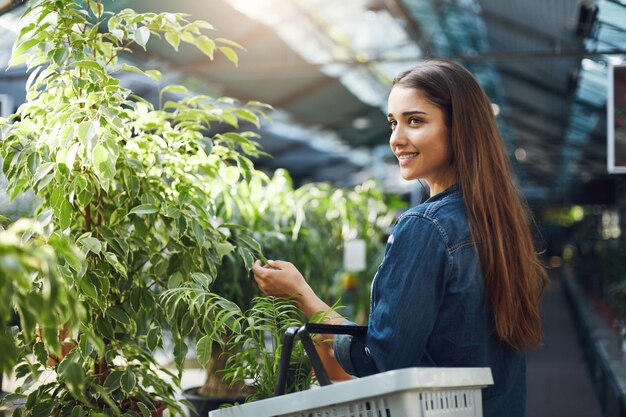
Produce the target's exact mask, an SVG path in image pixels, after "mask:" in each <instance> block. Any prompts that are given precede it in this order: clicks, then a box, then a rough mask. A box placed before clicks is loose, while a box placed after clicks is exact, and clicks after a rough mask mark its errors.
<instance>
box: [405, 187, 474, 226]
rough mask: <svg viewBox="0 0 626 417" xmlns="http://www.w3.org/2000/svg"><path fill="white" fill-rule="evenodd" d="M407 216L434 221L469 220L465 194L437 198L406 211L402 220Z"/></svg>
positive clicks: (456, 193)
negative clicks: (464, 198) (464, 199)
mask: <svg viewBox="0 0 626 417" xmlns="http://www.w3.org/2000/svg"><path fill="white" fill-rule="evenodd" d="M406 216H419V217H424V218H426V219H428V220H432V221H437V222H441V221H446V220H449V219H451V220H456V221H459V220H467V211H466V209H465V203H464V202H463V194H461V192H460V191H458V192H449V193H446V195H445V196H435V197H433V198H429V199H427V200H426V201H424V202H423V203H420V204H418V205H417V206H414V207H412V208H410V209H408V210H406V211H405V212H404V213H402V215H401V216H400V218H403V217H406Z"/></svg>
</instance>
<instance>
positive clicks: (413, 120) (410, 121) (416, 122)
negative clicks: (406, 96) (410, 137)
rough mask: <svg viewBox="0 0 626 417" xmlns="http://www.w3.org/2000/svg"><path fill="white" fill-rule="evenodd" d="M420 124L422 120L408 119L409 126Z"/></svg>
mask: <svg viewBox="0 0 626 417" xmlns="http://www.w3.org/2000/svg"><path fill="white" fill-rule="evenodd" d="M420 123H422V119H418V118H411V119H409V124H410V125H417V124H420Z"/></svg>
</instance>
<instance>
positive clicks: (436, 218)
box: [398, 192, 472, 248]
mask: <svg viewBox="0 0 626 417" xmlns="http://www.w3.org/2000/svg"><path fill="white" fill-rule="evenodd" d="M414 218H420V219H423V220H425V221H426V222H428V223H432V225H433V226H434V227H436V228H437V229H438V230H439V232H440V233H441V235H442V236H443V237H444V240H445V241H446V245H447V246H448V247H449V248H450V247H454V246H457V245H458V244H459V243H460V242H464V241H471V240H472V239H471V232H470V227H469V222H468V218H467V210H466V209H465V203H464V202H463V195H462V194H461V193H460V192H459V193H450V194H448V195H446V196H444V197H443V198H436V199H434V198H431V199H428V200H426V201H425V202H423V203H421V204H418V205H417V206H414V207H412V208H410V209H408V210H406V211H405V212H404V213H402V215H400V217H399V218H398V223H406V222H411V219H414Z"/></svg>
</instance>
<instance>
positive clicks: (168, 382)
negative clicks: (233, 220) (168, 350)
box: [0, 0, 268, 417]
mask: <svg viewBox="0 0 626 417" xmlns="http://www.w3.org/2000/svg"><path fill="white" fill-rule="evenodd" d="M22 21H23V22H24V23H23V25H22V28H21V30H20V32H19V36H18V39H17V41H16V43H15V46H14V49H13V54H12V59H11V65H20V64H26V66H27V68H28V71H29V72H30V76H29V78H28V82H27V85H26V89H27V94H26V102H25V103H24V104H22V105H21V106H20V107H19V108H18V110H17V112H16V113H15V114H14V115H13V116H12V117H11V118H10V119H9V121H8V124H7V126H6V132H5V134H4V138H3V140H2V142H1V143H0V153H1V156H2V158H3V166H2V169H3V172H4V174H5V175H6V177H7V179H8V182H9V188H8V191H9V192H10V193H11V195H12V196H16V195H18V194H20V193H21V192H24V191H27V190H32V191H34V193H35V195H36V196H37V199H38V201H39V203H40V204H39V206H38V208H37V215H38V216H42V215H43V214H44V213H47V214H49V221H48V223H47V225H46V227H47V229H46V230H48V232H47V235H46V236H50V239H51V240H52V242H55V241H57V240H58V241H61V239H66V240H67V241H68V242H69V244H70V245H73V246H75V247H77V248H78V249H79V250H80V251H81V253H82V256H83V257H84V262H81V263H78V262H76V256H75V255H74V253H73V252H71V253H70V252H69V251H68V250H64V251H59V252H57V257H56V261H57V266H56V268H58V271H59V275H58V277H62V282H64V283H65V285H66V294H67V297H71V299H72V300H75V301H76V305H75V306H74V307H72V308H73V309H76V310H78V311H82V312H83V315H82V316H76V317H80V321H79V322H78V323H75V322H72V320H70V319H69V317H68V315H67V314H65V313H64V312H63V310H61V311H60V312H59V314H54V320H56V323H55V322H54V321H53V320H52V318H51V317H44V316H33V317H31V318H28V319H27V320H25V322H23V323H22V324H23V326H22V327H21V335H20V337H19V338H18V339H17V340H18V341H19V345H18V346H17V347H16V350H15V352H17V356H16V357H13V358H11V359H6V360H5V362H6V365H4V366H6V367H9V366H10V365H11V363H12V361H17V362H19V363H21V364H23V365H24V366H21V365H18V368H17V371H18V372H17V376H18V377H25V376H27V374H29V373H32V375H33V376H34V377H36V376H37V374H38V372H41V371H42V370H44V369H48V370H51V371H53V372H54V373H55V374H56V378H55V379H54V381H53V382H47V383H44V384H40V385H38V386H37V387H36V388H35V389H34V391H32V392H31V393H30V394H28V396H27V399H26V404H25V409H24V411H21V410H19V411H17V414H18V415H19V414H22V413H23V414H24V415H33V416H39V415H54V416H72V417H79V416H85V415H90V416H98V417H101V416H113V415H115V416H119V415H124V416H137V415H139V416H144V417H148V416H150V414H151V412H152V411H153V410H155V409H157V408H159V406H162V405H165V406H166V407H167V408H168V409H169V411H170V413H171V414H173V415H175V414H180V413H182V408H181V405H180V403H179V401H177V399H176V398H175V395H174V394H175V390H174V388H175V386H176V385H177V384H178V383H179V382H180V375H181V370H182V366H183V361H184V359H185V355H186V353H187V344H186V343H187V340H186V336H188V335H189V334H190V333H191V332H192V330H193V329H194V326H195V323H196V319H194V317H191V316H190V315H189V314H188V313H189V310H188V309H187V308H186V307H185V306H183V305H182V304H180V303H179V304H165V303H162V302H161V301H162V298H161V297H162V294H163V292H164V291H165V290H166V289H168V288H176V287H178V286H184V285H186V284H189V285H194V286H196V287H198V288H203V289H205V290H207V291H209V290H210V288H211V286H212V283H213V281H214V280H215V279H216V277H217V272H218V269H219V265H220V262H221V260H222V258H223V257H224V256H226V255H228V254H230V253H231V252H234V253H236V254H237V256H242V257H243V262H244V263H245V264H247V265H248V266H249V264H250V262H251V259H254V258H255V257H257V254H256V253H254V252H255V250H256V249H257V248H256V246H255V244H254V241H253V239H250V238H249V236H247V235H248V234H247V233H246V230H239V229H237V227H238V226H235V225H232V224H230V223H228V221H227V220H228V219H226V221H225V220H224V219H218V218H217V211H218V210H217V207H216V205H215V200H214V197H215V191H214V188H215V187H218V188H219V189H220V190H223V189H226V188H228V187H234V185H235V184H236V183H237V182H238V181H239V180H244V181H245V180H246V179H248V178H250V176H251V173H252V172H253V171H254V167H253V164H252V162H251V161H250V158H251V157H256V156H258V155H259V154H261V151H260V150H259V148H258V144H257V143H256V142H255V140H254V139H255V135H256V134H255V133H253V132H247V131H244V130H245V129H243V128H242V126H240V124H242V123H244V122H246V123H248V124H254V125H257V126H258V125H259V120H260V118H262V117H263V116H264V113H263V111H264V110H266V109H267V108H268V106H265V105H263V104H261V103H257V102H250V103H247V104H241V103H239V102H237V101H236V100H234V99H232V98H213V97H208V96H201V95H194V94H192V93H191V92H188V91H187V89H186V88H185V87H184V86H180V85H170V86H164V87H162V86H160V80H161V73H160V72H159V71H158V70H156V69H150V70H144V69H142V68H140V66H139V65H133V62H132V52H133V51H134V50H136V49H138V48H139V49H142V48H147V46H148V41H149V40H150V39H153V38H161V39H163V40H164V42H167V43H169V44H170V45H171V46H172V47H173V48H174V49H177V48H178V47H179V44H180V43H181V42H186V43H189V44H191V45H194V46H195V47H197V48H198V49H199V50H201V51H202V52H203V53H204V54H206V55H208V56H209V57H211V58H213V55H214V53H218V52H219V53H220V54H222V55H223V56H224V57H226V58H227V59H229V60H231V61H233V62H234V63H236V60H237V56H236V53H235V49H237V48H239V45H237V44H236V43H234V42H231V41H228V40H226V39H220V38H216V39H212V38H209V37H208V36H207V35H206V34H205V33H206V31H207V30H210V29H211V26H210V25H209V24H208V23H206V22H203V21H189V20H187V17H186V16H184V15H182V14H176V13H136V12H134V11H133V10H130V9H124V10H121V11H119V12H117V13H110V12H107V11H105V10H104V6H103V3H102V2H101V1H95V0H85V1H74V0H41V1H37V2H32V3H30V4H29V7H28V8H27V9H26V11H25V12H24V16H23V20H22ZM157 40H158V39H157ZM128 71H130V72H134V73H140V74H143V75H145V76H146V77H148V78H149V79H152V80H153V81H154V88H155V90H156V91H158V94H159V97H160V100H159V103H150V102H148V101H146V100H144V99H142V98H141V97H139V96H137V95H136V94H134V93H133V91H132V90H131V89H129V88H126V87H123V86H122V83H121V82H120V78H121V77H122V76H123V74H124V73H125V72H128ZM171 93H176V94H177V97H181V98H179V99H171V98H170V97H171ZM3 123H5V124H6V123H7V121H4V122H3ZM216 126H219V129H215V127H216ZM216 131H219V132H220V133H215V132H216ZM231 230H237V233H232V232H231ZM242 240H245V242H243V243H242ZM47 279H49V280H50V278H49V277H48V278H47ZM59 279H60V278H59ZM49 282H56V281H51V280H50V281H49ZM68 299H70V298H68ZM207 302H209V303H210V306H204V308H206V309H209V310H211V311H213V313H214V314H219V312H220V311H221V310H220V308H221V305H222V304H221V303H223V305H228V303H229V302H228V301H227V300H224V299H223V298H221V297H220V296H215V297H212V298H211V299H210V300H207ZM61 313H63V314H61ZM34 321H37V322H41V325H42V326H43V329H44V333H43V339H42V343H34V341H36V337H37V334H36V332H35V331H34V329H33V326H32V325H30V324H31V322H34ZM24 324H26V325H24ZM55 324H56V327H55ZM222 324H224V326H226V324H225V323H222ZM202 331H204V332H205V334H204V336H206V337H200V338H199V339H198V345H197V346H196V349H197V350H198V351H206V349H207V346H210V345H211V344H212V341H213V339H220V337H221V336H220V335H221V331H222V330H221V329H219V328H216V327H211V328H203V329H202ZM166 333H167V334H170V336H168V337H171V338H172V343H173V346H174V348H173V350H174V351H173V354H174V357H175V362H176V365H177V366H178V372H171V371H169V370H167V369H164V368H163V367H162V366H160V364H159V363H157V362H156V360H155V356H154V352H155V350H157V349H159V348H161V347H162V346H163V338H164V335H165V334H166ZM53 334H54V335H55V336H57V337H59V338H61V339H63V343H64V346H65V347H66V349H65V351H64V352H59V351H58V344H57V343H54V342H52V339H54V337H53ZM31 353H34V354H35V355H34V357H33V356H31V355H30V354H31ZM60 353H61V354H60ZM32 358H34V359H32ZM50 358H53V359H54V360H52V361H51V360H50ZM28 388H29V385H28V384H25V385H24V386H23V387H21V388H18V390H17V391H16V395H21V394H24V395H25V394H26V392H27V389H28Z"/></svg>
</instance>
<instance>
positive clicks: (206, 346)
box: [196, 335, 213, 367]
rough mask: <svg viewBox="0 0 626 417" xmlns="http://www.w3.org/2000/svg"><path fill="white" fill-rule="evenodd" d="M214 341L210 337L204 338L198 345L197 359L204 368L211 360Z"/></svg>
mask: <svg viewBox="0 0 626 417" xmlns="http://www.w3.org/2000/svg"><path fill="white" fill-rule="evenodd" d="M212 350H213V340H211V338H210V337H209V336H208V335H205V336H202V337H201V338H200V339H199V340H198V342H197V343H196V358H197V359H198V362H200V365H202V366H203V367H204V366H206V364H207V363H208V362H209V360H211V353H212Z"/></svg>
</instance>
